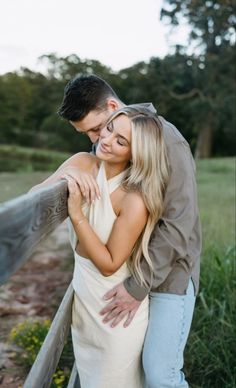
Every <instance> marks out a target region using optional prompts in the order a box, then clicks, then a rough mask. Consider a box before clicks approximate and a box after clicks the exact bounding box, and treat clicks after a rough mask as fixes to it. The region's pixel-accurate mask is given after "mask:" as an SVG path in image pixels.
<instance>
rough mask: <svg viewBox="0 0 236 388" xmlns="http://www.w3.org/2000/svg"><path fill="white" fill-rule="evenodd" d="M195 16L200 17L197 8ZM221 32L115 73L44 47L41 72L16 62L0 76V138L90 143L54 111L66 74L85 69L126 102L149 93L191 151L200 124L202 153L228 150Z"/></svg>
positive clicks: (61, 146)
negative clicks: (192, 47) (190, 49)
mask: <svg viewBox="0 0 236 388" xmlns="http://www.w3.org/2000/svg"><path fill="white" fill-rule="evenodd" d="M181 10H182V8H180V11H181ZM180 11H179V12H180ZM200 16H201V18H204V13H202V14H201V15H200ZM223 16H224V13H223ZM223 16H222V18H223ZM232 18H233V15H232ZM222 20H223V19H222ZM222 23H223V21H222ZM217 37H218V35H217ZM217 37H216V38H217ZM202 39H203V37H202ZM222 39H223V38H222ZM225 39H226V37H224V39H223V40H222V42H224V44H223V43H222V42H221V44H219V45H217V50H215V51H214V50H213V51H212V50H207V51H206V52H205V53H204V54H201V55H200V56H195V55H189V54H187V53H186V50H184V49H183V47H176V51H175V53H174V54H172V55H167V56H166V57H165V58H163V59H160V58H157V57H153V58H151V59H150V61H149V62H147V63H146V62H139V63H137V64H135V65H133V66H131V67H129V68H126V69H122V70H120V71H119V72H117V73H115V72H113V71H112V70H111V69H110V68H107V67H106V66H103V65H102V64H101V63H100V62H98V61H95V60H90V59H88V60H81V59H80V58H79V57H78V56H77V55H75V54H72V55H70V56H67V57H58V56H57V55H55V54H49V55H44V56H43V57H42V58H41V60H43V61H44V62H45V63H47V66H48V71H47V72H46V74H44V75H43V74H41V73H35V72H32V71H30V70H29V69H26V68H23V69H21V71H20V72H18V73H7V74H5V75H2V76H0V131H1V139H0V142H1V143H2V144H18V145H22V146H27V147H39V148H46V149H56V150H60V151H68V152H73V153H75V152H78V151H84V150H87V151H88V150H90V147H91V144H90V142H89V140H88V138H87V137H86V136H81V135H79V134H78V133H76V131H75V130H74V129H73V128H72V127H71V125H70V124H69V123H67V122H65V121H64V120H62V119H60V118H59V117H58V115H57V113H56V112H57V110H58V108H59V106H60V103H61V101H62V98H63V90H64V87H65V85H66V83H67V81H68V80H70V79H71V78H73V77H74V76H76V75H79V74H82V73H83V74H91V73H93V74H97V75H99V76H101V77H103V78H104V79H105V80H106V81H107V82H109V83H110V84H111V86H112V87H113V88H114V89H115V90H116V91H117V93H118V95H119V96H120V98H121V99H122V100H123V101H124V102H125V103H126V104H129V103H134V102H142V101H151V102H152V103H153V104H154V105H155V106H156V107H157V109H158V113H159V114H161V115H163V116H165V117H166V118H167V119H168V120H169V121H171V122H173V123H174V124H175V125H176V126H177V127H178V128H179V129H180V131H181V132H182V133H183V134H184V136H185V137H186V138H187V140H188V141H189V143H190V145H191V147H192V150H193V151H195V149H196V147H197V146H199V139H200V136H199V134H204V133H205V132H206V133H209V134H210V136H208V138H209V139H208V141H206V138H204V139H203V140H202V147H204V145H205V148H206V152H205V154H203V156H210V153H211V152H212V153H213V155H233V154H234V149H235V143H234V142H233V141H232V139H233V134H234V128H235V109H234V106H235V104H236V101H235V99H236V96H235V74H234V73H235V69H234V62H235V51H234V45H233V44H231V43H229V42H228V41H226V40H225ZM218 41H219V39H218V40H217V39H216V42H218ZM219 42H220V41H219ZM213 134H214V136H213ZM199 147H200V146H199ZM200 156H201V155H200Z"/></svg>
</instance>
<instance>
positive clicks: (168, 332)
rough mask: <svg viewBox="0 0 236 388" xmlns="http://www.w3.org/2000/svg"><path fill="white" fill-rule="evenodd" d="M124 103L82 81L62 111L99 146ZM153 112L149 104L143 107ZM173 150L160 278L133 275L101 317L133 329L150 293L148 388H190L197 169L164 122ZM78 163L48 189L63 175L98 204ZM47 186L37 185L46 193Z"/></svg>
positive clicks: (156, 235) (110, 297)
mask: <svg viewBox="0 0 236 388" xmlns="http://www.w3.org/2000/svg"><path fill="white" fill-rule="evenodd" d="M123 106H124V104H123V103H122V101H120V99H119V98H118V96H117V95H116V93H115V92H114V91H113V90H112V88H111V87H110V86H109V85H108V84H107V83H106V82H105V81H104V80H102V79H100V78H99V77H97V76H94V75H91V76H81V77H77V78H75V79H74V80H72V81H71V82H69V84H68V85H67V86H66V88H65V94H64V99H63V102H62V105H61V107H60V109H59V114H60V116H61V117H63V118H65V119H66V120H68V121H69V122H70V123H71V124H72V126H73V127H74V128H75V129H76V130H77V131H78V132H80V133H84V134H86V135H87V136H89V138H90V140H91V142H92V143H93V144H96V142H97V141H98V138H99V133H100V131H101V129H102V128H103V126H104V125H105V124H106V121H107V119H108V117H109V116H110V114H111V113H112V112H113V111H115V110H117V109H119V108H122V107H123ZM148 107H149V109H153V107H152V106H151V104H149V105H148V104H146V105H145V108H148ZM159 119H160V121H161V123H162V126H163V134H164V139H165V143H166V147H167V152H168V159H169V164H170V170H171V177H170V181H169V184H168V188H167V191H166V195H165V203H164V207H165V210H164V214H163V217H162V218H161V219H160V220H159V222H158V223H157V225H156V227H155V229H154V232H153V234H152V238H151V241H150V244H149V254H150V257H151V259H152V262H153V268H154V273H153V276H151V275H150V272H149V270H148V268H146V267H145V263H144V262H143V267H142V270H143V273H144V276H145V279H146V281H147V284H148V285H149V286H148V287H143V286H141V285H140V284H138V283H137V282H136V280H135V278H134V277H132V276H131V277H130V278H128V279H126V280H125V282H124V283H123V284H118V285H117V286H116V287H115V288H114V289H112V290H111V291H110V292H108V293H107V294H106V295H105V296H104V301H105V300H106V301H108V303H107V305H106V306H105V307H104V309H103V310H102V311H101V314H102V315H104V323H107V322H110V324H111V326H112V327H114V326H116V325H117V324H118V323H120V322H121V321H123V320H125V322H124V326H127V325H129V324H130V323H131V321H132V319H133V317H134V315H135V313H136V311H137V309H138V308H139V305H140V303H141V301H142V300H143V299H144V298H145V296H146V295H147V294H148V293H149V295H150V317H149V325H148V330H147V334H146V339H145V344H144V350H143V366H144V371H145V378H146V384H147V387H148V388H165V387H178V388H180V387H188V384H187V382H186V380H185V377H184V374H183V372H182V371H181V369H182V367H183V352H184V348H185V345H186V341H187V337H188V334H189V330H190V326H191V321H192V315H193V310H194V303H195V296H196V293H197V291H198V286H199V267H200V265H199V262H200V250H201V235H200V224H199V217H198V208H197V193H196V183H195V166H194V161H193V158H192V155H191V152H190V149H189V145H188V143H187V142H186V140H185V139H184V138H183V137H182V135H181V134H180V133H179V132H178V130H177V129H176V128H175V127H174V126H173V125H172V124H170V123H169V122H167V121H166V120H165V119H164V118H163V117H160V116H159ZM73 160H74V159H73V157H72V158H70V159H69V160H67V161H66V162H65V163H63V165H62V166H61V167H60V168H59V169H58V170H57V172H56V173H54V174H53V175H52V176H51V177H49V178H48V179H47V180H46V181H45V182H43V184H41V185H42V186H43V185H45V184H48V183H52V182H54V181H56V180H58V179H60V178H61V177H63V175H64V174H69V175H72V176H73V178H74V179H76V180H77V181H78V184H79V185H80V187H81V190H82V193H83V195H84V196H85V197H86V198H87V199H90V200H92V199H93V198H94V196H95V195H97V196H99V188H98V187H97V186H96V182H94V180H93V178H92V177H87V175H86V176H84V177H83V174H82V173H83V172H81V174H77V171H76V168H75V165H74V164H73ZM41 185H38V187H40V186H41Z"/></svg>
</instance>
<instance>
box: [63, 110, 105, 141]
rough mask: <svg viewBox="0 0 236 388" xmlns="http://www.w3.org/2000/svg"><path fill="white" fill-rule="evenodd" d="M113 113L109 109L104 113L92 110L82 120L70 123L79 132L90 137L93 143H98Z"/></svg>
mask: <svg viewBox="0 0 236 388" xmlns="http://www.w3.org/2000/svg"><path fill="white" fill-rule="evenodd" d="M111 113H112V110H110V109H109V108H107V109H106V110H103V111H97V110H92V111H91V112H89V113H88V114H87V115H86V116H85V117H84V118H83V119H82V120H78V121H70V123H71V125H72V126H73V127H74V128H75V129H76V131H77V132H79V133H83V134H86V135H88V137H89V139H90V140H91V142H92V143H96V142H97V141H98V139H99V136H100V132H101V129H102V128H103V127H104V126H105V124H106V122H107V120H108V118H109V116H110V115H111Z"/></svg>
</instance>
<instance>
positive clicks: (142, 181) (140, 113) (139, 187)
mask: <svg viewBox="0 0 236 388" xmlns="http://www.w3.org/2000/svg"><path fill="white" fill-rule="evenodd" d="M121 114H124V115H126V116H127V117H128V118H129V119H130V121H131V154H132V160H131V163H130V168H129V173H128V176H127V177H126V179H125V180H124V182H123V187H124V188H125V189H126V190H128V191H130V190H135V191H139V192H140V194H141V195H142V197H143V200H144V202H145V205H146V208H147V210H148V212H149V216H148V220H147V224H146V226H145V229H144V231H143V233H142V235H141V236H140V238H139V239H138V241H137V242H136V244H135V247H134V249H133V252H132V255H131V258H130V260H129V266H130V269H131V271H132V273H133V275H134V276H135V278H136V279H137V280H138V281H139V282H140V283H141V284H142V285H143V284H144V285H146V286H148V285H147V283H146V281H145V279H144V276H143V272H142V268H141V260H142V258H143V257H144V260H146V262H147V264H148V267H149V270H150V273H151V276H152V274H153V266H152V261H151V258H150V256H149V253H148V244H149V240H150V237H151V234H152V231H153V229H154V226H155V225H156V223H157V222H158V220H159V219H160V217H161V215H162V213H163V202H164V195H165V191H166V187H167V184H168V180H169V165H168V159H167V152H166V146H165V143H164V139H163V129H162V124H161V122H160V120H159V119H158V117H157V116H156V115H155V114H154V113H152V112H151V111H149V110H148V109H147V108H145V107H143V106H141V105H140V107H137V105H136V106H135V107H131V106H130V107H129V106H127V107H125V108H122V109H119V110H118V111H116V112H115V113H114V114H113V115H112V117H111V118H110V119H109V121H111V120H113V119H114V118H116V117H117V116H119V115H121Z"/></svg>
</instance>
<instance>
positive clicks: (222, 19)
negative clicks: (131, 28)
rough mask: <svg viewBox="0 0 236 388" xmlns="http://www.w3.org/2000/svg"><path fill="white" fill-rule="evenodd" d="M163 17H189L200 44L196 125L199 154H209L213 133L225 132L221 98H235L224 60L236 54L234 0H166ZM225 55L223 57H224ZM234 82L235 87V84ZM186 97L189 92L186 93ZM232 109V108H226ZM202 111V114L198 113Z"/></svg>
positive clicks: (175, 19)
mask: <svg viewBox="0 0 236 388" xmlns="http://www.w3.org/2000/svg"><path fill="white" fill-rule="evenodd" d="M164 4H165V7H164V8H163V9H162V12H161V18H162V19H166V18H167V19H168V20H170V21H171V23H172V25H173V26H178V25H179V24H181V22H182V21H183V20H184V19H186V20H187V21H188V22H189V25H190V26H191V34H190V41H191V42H192V43H196V44H197V45H198V49H199V48H200V49H201V50H200V55H199V59H200V60H199V61H196V56H195V59H194V56H193V62H195V63H196V62H198V72H196V73H195V74H196V77H195V85H194V88H195V90H196V91H198V98H197V99H196V94H195V96H194V97H195V99H194V100H192V98H193V93H191V89H189V91H188V94H189V98H190V99H191V101H190V102H189V105H190V106H191V107H192V110H196V111H198V115H196V118H197V120H196V121H195V124H194V126H195V128H197V127H198V128H200V129H199V130H198V140H197V146H196V157H209V156H210V155H211V153H212V150H213V148H214V135H215V134H216V133H217V132H218V131H221V132H222V127H221V125H223V123H222V122H220V118H219V111H220V110H221V109H222V101H223V100H224V98H225V96H226V95H227V94H228V93H230V96H231V97H230V100H232V101H234V102H235V74H234V68H233V66H232V64H231V65H230V66H229V67H228V69H227V71H226V72H225V71H224V70H225V63H228V64H229V60H232V59H233V57H234V46H235V42H234V34H235V22H236V16H235V3H234V2H233V1H230V0H194V1H193V0H191V1H189V0H165V3H164ZM222 55H223V57H222ZM232 86H233V87H232ZM186 98H187V95H186ZM227 110H229V109H227ZM233 110H234V107H233V106H232V107H231V111H230V113H229V119H230V132H232V129H233V127H234V125H235V121H234V119H235V117H234V112H233ZM199 113H200V115H199Z"/></svg>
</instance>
